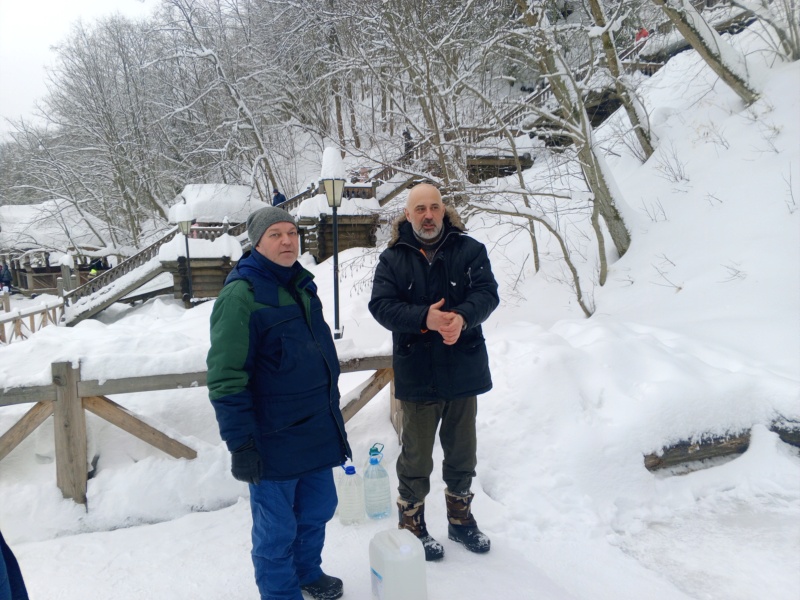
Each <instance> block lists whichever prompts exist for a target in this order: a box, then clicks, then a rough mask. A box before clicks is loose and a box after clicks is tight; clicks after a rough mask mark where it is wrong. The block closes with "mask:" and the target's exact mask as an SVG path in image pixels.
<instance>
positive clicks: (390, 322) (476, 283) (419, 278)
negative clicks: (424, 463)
mask: <svg viewBox="0 0 800 600" xmlns="http://www.w3.org/2000/svg"><path fill="white" fill-rule="evenodd" d="M394 231H395V233H394V237H393V239H392V240H391V241H390V242H389V248H387V249H386V250H384V251H383V253H382V254H381V257H380V261H379V263H378V266H377V268H376V269H375V277H374V280H373V284H372V298H371V299H370V302H369V310H370V312H371V313H372V315H373V316H374V317H375V320H376V321H378V323H380V324H381V325H383V326H384V327H386V328H387V329H389V330H390V331H391V332H392V342H393V357H392V363H393V367H394V383H395V396H396V397H397V398H399V399H400V400H406V401H410V402H427V401H432V400H452V399H455V398H465V397H467V396H475V395H477V394H482V393H484V392H487V391H489V390H490V389H491V388H492V377H491V373H490V371H489V356H488V354H487V352H486V342H485V340H484V338H483V331H482V329H481V323H483V322H484V321H485V320H486V319H487V318H489V315H490V314H491V313H492V311H494V309H495V308H497V305H498V304H499V303H500V299H499V297H498V295H497V282H496V281H495V279H494V275H493V274H492V267H491V264H490V263H489V256H488V254H487V253H486V248H485V247H484V245H483V244H481V243H480V242H478V241H476V240H474V239H472V238H470V237H468V236H467V235H464V231H463V226H462V224H461V221H460V219H459V218H458V215H457V213H456V212H455V210H454V209H452V207H448V209H447V213H446V216H445V219H444V230H443V234H442V235H443V241H442V243H441V245H440V246H439V249H438V251H437V252H436V254H435V255H434V258H433V262H432V263H430V264H429V262H428V259H427V258H426V257H425V255H424V254H423V253H422V251H421V250H420V243H419V242H418V241H417V239H416V237H415V236H414V232H413V230H412V228H411V224H410V223H409V222H408V221H407V220H406V218H405V216H401V217H400V218H399V219H398V220H397V221H396V222H395V230H394ZM442 298H444V299H445V303H444V306H443V307H442V309H441V310H444V311H453V312H457V313H459V314H460V315H461V316H462V317H463V318H464V321H465V322H466V327H467V328H466V330H464V331H463V332H461V336H460V337H459V338H458V341H457V342H456V343H455V344H453V345H452V346H448V345H446V344H445V343H444V340H443V339H442V336H441V334H440V333H439V332H437V331H427V330H426V329H425V322H426V318H427V315H428V308H429V307H430V305H431V304H435V303H436V302H438V301H439V300H440V299H442Z"/></svg>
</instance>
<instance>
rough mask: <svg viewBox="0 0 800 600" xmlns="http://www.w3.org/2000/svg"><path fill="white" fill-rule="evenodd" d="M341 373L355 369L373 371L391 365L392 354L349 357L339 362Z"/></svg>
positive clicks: (351, 371)
mask: <svg viewBox="0 0 800 600" xmlns="http://www.w3.org/2000/svg"><path fill="white" fill-rule="evenodd" d="M339 366H340V367H341V371H342V373H353V372H355V371H373V370H376V371H377V370H378V369H387V368H391V367H392V355H391V354H390V355H388V356H365V357H362V358H351V359H350V360H346V361H344V362H340V363H339Z"/></svg>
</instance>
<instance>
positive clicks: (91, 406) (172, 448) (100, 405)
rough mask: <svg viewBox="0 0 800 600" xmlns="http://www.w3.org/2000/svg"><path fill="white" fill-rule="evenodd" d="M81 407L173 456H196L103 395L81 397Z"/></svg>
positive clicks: (189, 449)
mask: <svg viewBox="0 0 800 600" xmlns="http://www.w3.org/2000/svg"><path fill="white" fill-rule="evenodd" d="M83 407H84V408H85V409H86V410H88V411H89V412H92V413H94V414H96V415H97V416H98V417H100V418H101V419H105V420H106V421H108V422H109V423H111V424H112V425H116V426H117V427H119V428H120V429H122V430H123V431H127V432H128V433H130V434H131V435H133V436H135V437H137V438H139V439H140V440H142V441H144V442H147V443H148V444H150V445H151V446H155V447H156V448H158V449H159V450H161V451H162V452H166V453H167V454H169V455H170V456H172V457H173V458H189V459H191V458H197V452H195V451H194V450H193V449H192V448H190V447H189V446H186V445H185V444H182V443H181V442H179V441H178V440H175V439H173V438H171V437H169V436H168V435H166V434H165V433H162V432H160V431H159V430H158V429H156V428H155V427H152V426H150V425H148V424H147V423H145V422H144V421H142V420H141V419H140V418H139V417H137V416H136V415H134V414H133V413H131V412H130V411H128V410H127V409H126V408H125V407H123V406H120V405H119V404H117V403H116V402H114V401H113V400H109V399H108V398H106V397H104V396H89V397H87V398H84V399H83Z"/></svg>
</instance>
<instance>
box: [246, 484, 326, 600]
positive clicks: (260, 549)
mask: <svg viewBox="0 0 800 600" xmlns="http://www.w3.org/2000/svg"><path fill="white" fill-rule="evenodd" d="M337 501H338V500H337V498H336V487H335V486H334V483H333V472H332V471H331V470H330V469H325V470H323V471H319V472H317V473H312V474H311V475H306V476H304V477H301V478H300V479H291V480H289V481H262V482H260V483H259V484H258V485H251V486H250V508H251V510H252V512H253V552H252V555H253V565H254V566H255V571H256V584H257V585H258V591H259V592H260V593H261V600H302V598H303V596H302V594H301V592H300V586H301V585H306V584H308V583H312V582H314V581H316V580H317V579H319V578H320V577H321V576H322V574H323V573H322V568H321V567H320V565H321V564H322V546H323V545H324V543H325V524H326V523H327V522H328V521H330V520H331V518H333V513H334V511H335V510H336V504H337Z"/></svg>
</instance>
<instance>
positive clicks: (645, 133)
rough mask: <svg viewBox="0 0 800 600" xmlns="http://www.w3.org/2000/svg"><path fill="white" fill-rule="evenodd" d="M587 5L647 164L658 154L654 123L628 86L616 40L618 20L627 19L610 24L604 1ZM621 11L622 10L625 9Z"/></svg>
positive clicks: (615, 87)
mask: <svg viewBox="0 0 800 600" xmlns="http://www.w3.org/2000/svg"><path fill="white" fill-rule="evenodd" d="M587 3H588V6H589V11H590V13H591V16H592V19H593V20H594V23H595V25H597V27H598V28H600V39H601V41H602V43H603V51H604V53H605V57H606V66H607V68H608V71H609V73H610V74H611V77H612V78H613V80H614V89H615V91H616V93H617V96H618V97H619V99H620V102H622V106H623V107H625V113H626V114H627V115H628V119H629V120H630V122H631V125H632V126H633V131H634V133H635V134H636V139H637V140H638V141H639V145H640V146H641V147H642V152H644V157H645V160H647V159H648V158H650V157H651V156H652V155H653V151H654V148H653V132H652V130H651V129H650V120H649V117H648V115H647V112H646V111H645V109H644V107H643V106H642V104H641V102H639V100H638V98H637V97H636V93H635V91H634V90H633V89H631V87H630V86H629V85H627V83H626V80H625V77H624V75H625V74H624V72H623V70H622V68H621V65H620V63H621V61H620V59H619V55H618V53H617V44H616V40H615V36H614V31H615V29H616V26H617V24H618V21H617V19H621V18H622V16H623V15H618V16H617V17H616V18H613V19H612V20H611V21H609V20H608V18H607V17H606V14H605V9H604V8H603V5H602V4H601V3H600V0H587ZM619 8H620V9H621V8H622V5H620V7H619Z"/></svg>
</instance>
